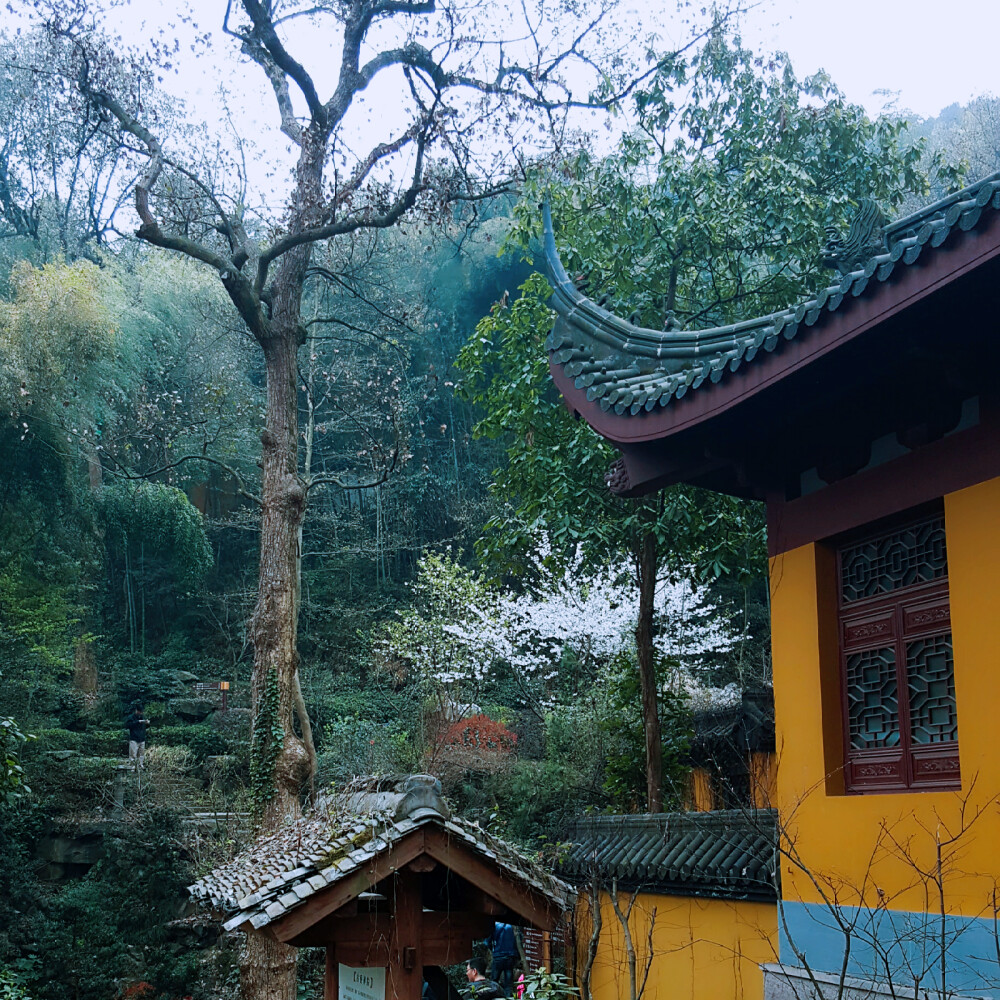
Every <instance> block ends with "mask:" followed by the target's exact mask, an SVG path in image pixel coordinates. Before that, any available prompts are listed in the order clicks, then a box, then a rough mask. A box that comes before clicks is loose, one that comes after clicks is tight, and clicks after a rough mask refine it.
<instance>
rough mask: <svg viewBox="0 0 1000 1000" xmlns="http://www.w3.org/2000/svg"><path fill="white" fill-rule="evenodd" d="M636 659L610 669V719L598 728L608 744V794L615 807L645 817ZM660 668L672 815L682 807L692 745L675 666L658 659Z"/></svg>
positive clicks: (626, 657) (667, 802)
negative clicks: (674, 685) (675, 681)
mask: <svg viewBox="0 0 1000 1000" xmlns="http://www.w3.org/2000/svg"><path fill="white" fill-rule="evenodd" d="M634 655H635V654H634V653H622V654H621V655H619V656H618V657H617V658H616V659H615V660H614V662H613V663H612V664H611V668H610V671H609V679H608V689H607V690H608V701H607V709H606V715H605V716H604V718H603V719H602V721H601V722H600V728H601V730H602V731H603V732H604V734H605V738H606V740H607V746H606V758H605V761H606V762H605V766H604V790H605V792H606V793H607V794H608V796H609V798H610V800H611V802H612V804H613V806H614V807H615V808H616V809H619V810H622V811H625V812H641V811H642V810H643V808H644V807H645V799H646V772H645V769H644V767H643V761H644V759H645V755H646V750H645V732H644V729H643V724H642V715H641V712H640V711H639V704H640V695H639V675H638V672H637V671H636V669H635V661H634ZM656 668H657V682H658V684H657V686H658V689H659V690H658V694H659V698H658V701H659V716H660V727H661V738H662V741H663V803H664V809H665V810H667V811H670V810H671V809H676V808H678V807H679V806H680V804H681V800H682V797H683V794H684V789H685V788H686V784H687V775H688V771H689V767H688V765H687V763H686V760H685V755H686V753H687V750H688V745H689V743H690V739H691V712H690V709H689V708H688V706H687V700H686V699H685V698H684V696H683V695H681V694H678V693H677V692H675V691H674V690H673V689H672V688H671V687H670V685H669V680H670V675H671V674H672V673H673V672H674V671H675V670H676V668H677V664H676V662H671V661H669V660H666V659H664V658H660V659H659V662H658V663H657V664H656Z"/></svg>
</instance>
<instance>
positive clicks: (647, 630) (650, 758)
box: [635, 532, 663, 813]
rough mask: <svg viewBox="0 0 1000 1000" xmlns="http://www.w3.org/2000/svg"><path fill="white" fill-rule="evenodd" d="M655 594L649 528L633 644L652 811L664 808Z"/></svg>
mask: <svg viewBox="0 0 1000 1000" xmlns="http://www.w3.org/2000/svg"><path fill="white" fill-rule="evenodd" d="M655 595H656V539H655V537H654V536H653V534H652V532H648V533H647V534H646V535H645V536H644V537H643V539H642V546H641V549H640V552H639V624H638V625H637V626H636V629H635V645H636V651H637V653H638V660H639V690H640V693H641V696H642V727H643V730H644V732H645V735H646V802H647V808H648V809H649V811H650V812H651V813H658V812H662V811H663V793H662V788H663V740H662V737H661V735H660V713H659V709H658V706H657V697H656V663H655V661H654V657H653V598H654V597H655Z"/></svg>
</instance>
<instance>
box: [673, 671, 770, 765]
mask: <svg viewBox="0 0 1000 1000" xmlns="http://www.w3.org/2000/svg"><path fill="white" fill-rule="evenodd" d="M692 728H693V730H694V733H693V735H692V738H691V750H690V757H691V760H692V761H693V762H695V763H698V762H701V761H705V760H711V759H712V758H713V757H714V756H715V755H716V754H718V753H720V752H723V751H727V750H735V751H738V752H741V753H748V752H750V753H761V752H763V753H773V752H774V748H775V745H774V692H773V691H772V690H771V688H763V687H762V688H758V689H755V690H752V691H744V692H743V693H742V695H741V697H740V700H739V702H738V703H737V704H735V705H731V706H728V707H726V708H711V709H702V710H701V711H697V712H695V713H694V718H693V719H692Z"/></svg>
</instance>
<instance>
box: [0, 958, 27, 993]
mask: <svg viewBox="0 0 1000 1000" xmlns="http://www.w3.org/2000/svg"><path fill="white" fill-rule="evenodd" d="M0 1000H31V994H30V993H29V992H28V988H27V987H26V986H25V985H24V980H23V979H22V978H21V976H19V975H18V974H17V973H16V972H14V970H13V969H8V968H4V967H3V966H0Z"/></svg>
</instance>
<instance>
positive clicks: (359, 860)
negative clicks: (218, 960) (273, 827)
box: [188, 775, 572, 930]
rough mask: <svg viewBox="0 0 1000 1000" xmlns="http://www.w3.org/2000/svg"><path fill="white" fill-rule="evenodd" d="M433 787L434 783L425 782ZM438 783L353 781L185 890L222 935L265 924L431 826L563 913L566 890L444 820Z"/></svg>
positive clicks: (469, 826) (507, 849)
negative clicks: (215, 919)
mask: <svg viewBox="0 0 1000 1000" xmlns="http://www.w3.org/2000/svg"><path fill="white" fill-rule="evenodd" d="M431 782H433V784H431ZM439 792H440V784H439V783H437V782H434V780H433V779H428V778H426V776H422V775H416V776H412V777H409V778H400V777H395V778H376V779H367V780H363V781H356V782H355V783H353V784H352V785H351V786H349V787H348V788H347V789H346V790H345V791H344V792H343V793H342V794H340V795H338V796H332V797H331V798H329V799H328V800H326V801H325V802H322V803H320V804H319V805H318V806H317V808H316V809H315V810H314V812H313V813H312V814H311V815H310V816H307V817H305V818H303V819H300V820H298V821H296V822H294V823H290V824H289V825H288V826H286V827H285V828H284V829H283V830H280V831H279V832H278V833H275V834H271V835H270V836H266V837H263V838H261V839H260V840H258V841H257V842H256V843H255V844H254V845H253V846H251V847H250V848H249V849H247V850H246V851H244V852H243V853H242V854H240V855H238V856H237V857H236V858H234V859H233V860H232V861H230V862H228V863H227V864H225V865H222V866H220V867H218V868H216V869H215V870H214V871H212V872H210V873H209V874H208V875H205V876H204V877H203V878H200V879H199V880H198V881H197V882H195V883H194V884H193V885H191V886H189V887H188V891H189V892H190V893H191V895H192V896H193V897H194V898H195V899H198V900H201V901H203V902H205V903H208V904H210V905H211V906H213V907H214V908H217V909H220V910H223V911H225V912H226V914H227V916H228V919H227V920H226V923H225V925H224V926H225V928H226V929H227V930H234V929H236V928H238V927H242V926H243V925H245V924H249V925H250V926H252V927H254V928H255V929H259V928H261V927H264V926H266V925H267V924H270V923H271V922H272V921H275V920H278V919H280V918H281V917H283V916H284V915H285V914H286V913H288V912H289V911H290V910H293V909H295V908H296V907H297V906H299V905H300V904H301V903H303V902H304V901H305V900H307V899H308V898H309V897H311V896H312V895H314V894H315V893H317V892H321V891H323V890H324V889H327V888H328V887H330V886H333V885H335V884H336V883H337V882H340V881H341V880H342V879H345V878H347V877H348V876H350V875H353V874H354V873H356V872H358V871H359V870H361V869H363V868H365V867H367V866H368V865H370V864H371V862H373V861H374V860H375V859H376V858H377V857H378V856H379V855H381V854H382V853H384V852H388V851H389V850H391V849H392V847H393V846H394V845H396V844H397V843H398V842H399V841H401V840H403V839H404V838H405V837H407V836H409V835H410V834H411V833H413V832H414V831H416V830H418V829H421V828H427V827H431V828H436V829H440V830H442V831H443V832H444V833H445V834H447V835H448V837H449V840H450V842H451V843H453V844H456V845H458V846H461V847H465V848H466V849H468V850H469V851H471V852H473V853H475V854H477V855H479V856H480V857H482V858H483V859H484V860H486V861H488V862H490V863H491V864H493V865H495V866H496V867H497V868H499V869H500V870H501V871H502V872H503V873H504V874H506V875H507V876H509V877H510V878H512V879H513V880H515V881H517V882H519V883H521V884H523V885H527V886H529V887H531V888H532V889H534V890H536V891H537V892H539V893H541V894H542V895H544V896H545V897H547V898H548V899H550V900H553V901H554V902H555V903H557V904H558V905H559V906H561V907H563V908H564V909H565V908H566V907H567V906H569V903H570V901H571V898H572V889H571V887H570V886H568V885H567V884H566V883H564V882H562V881H561V880H559V879H558V878H555V877H554V876H553V875H551V874H549V873H548V872H547V871H545V870H544V869H542V868H541V867H539V866H538V865H537V864H535V863H534V862H533V861H531V860H530V859H529V858H527V857H525V856H524V855H522V854H521V853H519V852H518V851H517V850H516V849H515V848H513V847H511V846H510V845H509V844H506V843H504V842H503V841H501V840H498V839H496V838H495V837H492V836H490V835H489V834H488V833H486V831H485V830H483V829H481V828H480V827H479V826H478V825H477V824H473V823H468V822H464V821H462V820H459V819H454V818H452V817H451V812H450V810H449V809H448V807H447V806H446V805H445V803H444V801H443V800H442V799H441V798H440V797H439V794H438V793H439Z"/></svg>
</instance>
